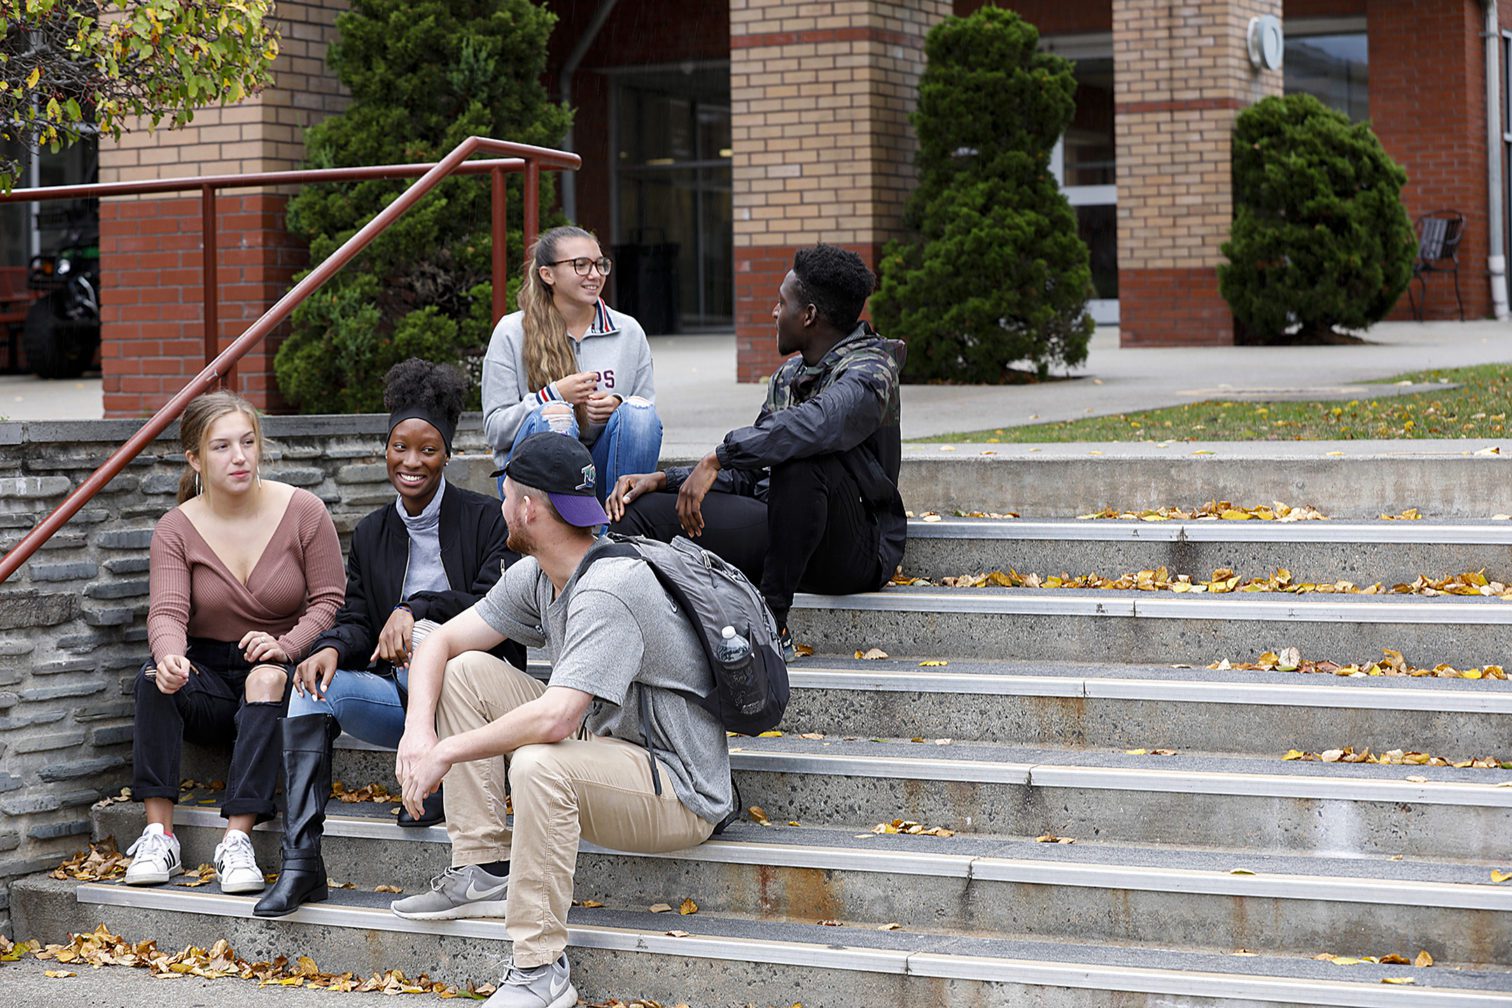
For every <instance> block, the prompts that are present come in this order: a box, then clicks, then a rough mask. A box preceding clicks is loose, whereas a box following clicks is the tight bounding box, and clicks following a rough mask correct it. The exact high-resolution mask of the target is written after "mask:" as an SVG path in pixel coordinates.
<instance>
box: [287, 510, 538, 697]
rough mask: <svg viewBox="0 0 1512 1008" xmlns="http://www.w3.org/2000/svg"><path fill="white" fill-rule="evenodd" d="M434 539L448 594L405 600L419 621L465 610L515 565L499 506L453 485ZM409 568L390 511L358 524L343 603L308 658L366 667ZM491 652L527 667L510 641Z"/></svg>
mask: <svg viewBox="0 0 1512 1008" xmlns="http://www.w3.org/2000/svg"><path fill="white" fill-rule="evenodd" d="M438 533H439V538H440V540H441V565H442V566H443V567H445V568H446V580H447V581H448V582H449V583H450V584H451V590H450V591H441V592H417V593H416V594H415V596H414V597H413V598H411V599H409V600H408V601H409V606H410V609H411V610H412V611H413V612H414V614H415V620H416V621H417V622H418V621H419V620H423V619H429V620H435V621H436V622H437V623H444V622H446V621H447V620H449V619H451V618H452V617H453V616H456V615H457V614H458V613H461V612H463V611H464V610H466V609H468V608H470V607H471V606H472V605H473V603H475V602H477V601H478V599H480V598H482V597H483V596H484V595H485V594H486V593H487V592H488V589H489V588H491V587H493V585H494V583H495V582H496V581H498V580H499V575H500V573H501V571H502V569H503V568H504V567H507V566H508V565H509V564H511V563H513V562H514V561H515V560H518V559H519V556H518V554H516V553H514V552H513V551H512V550H510V549H508V548H507V547H506V546H505V545H504V542H505V540H506V539H507V538H508V537H509V529H508V527H507V526H506V525H505V524H504V515H503V513H502V512H501V510H500V508H499V502H498V501H495V500H491V499H489V498H488V497H484V496H483V495H482V494H477V493H473V492H472V491H471V490H464V489H463V488H462V487H459V486H457V485H456V484H454V483H447V484H446V493H445V494H444V495H443V496H442V498H441V518H440V523H439V528H438ZM408 565H409V531H408V530H407V529H405V527H404V522H403V521H401V520H400V518H399V514H398V512H397V511H396V510H395V508H394V505H393V504H385V505H384V506H383V507H381V508H379V509H378V510H376V511H374V512H373V513H372V514H369V515H368V516H367V517H365V518H363V519H362V521H360V522H358V523H357V528H356V529H355V530H354V531H353V532H352V547H351V550H350V551H349V552H348V553H347V564H346V569H347V588H346V602H345V603H343V605H342V607H341V611H340V612H338V613H337V614H336V624H335V626H333V627H331V629H329V630H327V631H326V632H325V633H324V634H322V635H321V637H320V639H319V640H317V641H316V642H315V644H314V646H313V647H312V648H311V649H310V653H311V654H314V653H315V652H316V651H319V650H320V649H321V648H327V647H328V648H335V649H336V656H337V662H336V665H337V668H344V669H363V668H367V665H368V656H369V655H371V654H372V653H373V649H374V648H376V647H377V646H378V632H379V631H380V630H382V629H383V625H384V624H385V623H387V622H388V618H389V614H390V613H392V612H393V611H394V606H395V605H396V604H397V603H398V602H399V593H400V591H402V590H403V588H404V572H405V568H406V567H407V566H408ZM492 653H493V654H495V655H497V656H498V657H500V658H503V659H504V660H505V661H507V662H509V663H510V664H511V665H514V666H515V667H516V668H519V669H522V670H523V669H524V668H525V649H524V648H523V647H521V646H520V645H519V644H516V643H515V642H513V641H506V642H504V643H503V644H501V645H499V647H497V648H494V650H493V652H492Z"/></svg>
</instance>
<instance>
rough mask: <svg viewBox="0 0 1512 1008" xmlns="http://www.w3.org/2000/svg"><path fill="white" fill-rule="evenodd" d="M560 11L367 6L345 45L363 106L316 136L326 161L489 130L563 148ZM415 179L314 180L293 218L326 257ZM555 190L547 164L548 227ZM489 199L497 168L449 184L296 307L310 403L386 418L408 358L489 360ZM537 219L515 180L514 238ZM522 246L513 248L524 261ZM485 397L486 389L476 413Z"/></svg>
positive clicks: (307, 408)
mask: <svg viewBox="0 0 1512 1008" xmlns="http://www.w3.org/2000/svg"><path fill="white" fill-rule="evenodd" d="M555 21H556V16H555V15H554V14H552V13H551V12H550V11H548V10H546V9H545V8H544V7H540V6H537V5H536V4H534V3H531V2H530V0H353V3H352V5H351V9H350V10H349V11H347V12H346V13H343V14H341V15H340V16H338V17H337V19H336V27H337V29H338V31H339V32H340V38H339V40H338V41H337V42H336V43H334V44H333V45H332V46H331V49H330V52H329V59H330V63H331V66H332V68H333V69H334V70H335V71H336V74H337V76H338V77H339V78H340V79H341V82H342V83H343V84H344V85H345V86H346V88H347V90H348V91H349V92H350V93H351V98H352V100H351V104H350V105H349V106H348V107H347V109H346V111H344V112H342V113H340V114H338V115H335V116H332V117H331V118H329V119H326V120H325V121H324V122H321V123H319V124H317V125H315V126H313V127H311V128H310V129H309V130H308V131H307V132H306V138H305V139H306V146H307V149H308V152H309V160H310V163H311V166H312V167H316V168H333V167H343V166H349V165H372V164H394V163H406V162H416V161H434V160H437V159H439V158H441V157H443V156H444V155H445V154H446V153H447V152H449V151H450V150H451V149H452V148H453V147H455V146H456V145H457V144H459V143H461V142H462V141H463V140H465V139H467V137H469V136H473V135H478V136H491V137H496V138H498V139H501V140H514V141H519V142H522V143H529V144H537V145H540V146H547V147H550V146H555V145H557V144H559V143H560V142H561V139H562V137H563V135H564V134H565V133H566V131H567V126H568V124H569V123H570V121H571V113H570V112H569V111H568V110H567V109H566V108H564V107H562V106H560V105H555V104H552V103H551V102H550V101H549V100H548V99H547V95H546V90H545V88H543V87H542V86H541V82H540V79H541V74H542V72H543V71H544V70H545V63H546V40H547V38H548V37H549V36H550V34H551V29H552V26H553V24H554V23H555ZM409 184H410V182H409V181H408V180H379V181H371V182H356V183H350V184H334V185H333V184H320V185H312V186H308V187H306V188H305V189H303V190H302V191H301V192H300V193H299V194H298V195H297V196H296V197H294V199H293V200H291V201H290V203H289V228H290V230H291V231H293V232H294V233H295V234H298V235H300V236H302V237H303V238H305V239H306V240H307V241H308V242H309V244H310V258H311V261H312V262H316V263H318V262H320V261H321V260H323V259H324V258H325V257H326V256H328V255H330V254H331V252H332V251H334V250H335V249H336V248H337V247H338V246H339V245H340V244H341V243H342V242H344V241H345V240H346V239H347V238H349V237H351V236H352V235H353V234H354V233H356V231H357V230H358V229H359V228H360V227H361V226H362V225H364V224H366V223H367V222H368V221H369V220H371V219H372V217H373V216H374V215H375V214H377V213H378V212H379V211H380V210H382V209H383V208H384V207H385V206H387V205H388V204H389V203H390V202H392V201H393V199H394V198H395V197H396V196H397V195H398V194H399V193H400V192H402V191H403V190H404V188H405V187H406V186H407V185H409ZM552 193H553V189H552V185H551V182H550V176H549V175H544V174H543V176H542V180H541V207H542V213H541V219H542V221H543V222H546V221H548V220H549V217H548V213H549V211H550V207H551V204H552ZM489 202H490V192H489V183H488V179H487V177H486V176H458V177H454V178H452V179H449V180H447V181H445V182H443V183H441V185H439V186H437V187H436V188H435V189H433V190H432V191H431V192H430V194H429V195H428V196H426V197H425V198H424V199H423V200H421V201H420V202H419V203H418V204H416V205H415V207H414V208H412V209H411V210H410V211H409V212H408V213H407V214H405V215H404V216H403V217H401V218H400V219H399V220H398V222H397V223H395V224H394V225H393V226H392V227H390V228H389V229H388V230H387V231H385V232H383V234H381V235H380V236H379V237H378V238H376V239H375V240H374V241H373V243H372V244H371V245H369V246H368V247H367V249H366V250H365V251H363V252H362V254H361V255H360V256H358V258H357V259H356V260H354V261H353V262H352V263H350V264H349V265H348V266H347V267H346V268H345V269H344V270H342V271H341V272H340V273H338V274H337V275H336V276H335V277H334V278H333V279H332V280H331V281H330V282H329V283H327V284H326V285H325V286H324V287H322V288H321V289H320V290H319V291H317V292H316V293H315V294H314V295H313V296H312V297H311V298H310V299H309V300H308V301H306V302H305V303H304V304H302V305H301V306H300V307H299V308H298V309H296V310H295V312H294V316H293V324H292V333H291V335H290V337H289V338H288V340H286V341H285V342H284V343H283V345H282V346H281V347H279V350H278V354H277V357H276V359H275V362H274V367H275V370H276V373H277V376H278V385H279V388H280V390H281V391H282V392H283V394H284V396H285V397H286V398H287V399H288V400H289V401H290V402H291V403H293V404H294V405H295V406H297V407H298V408H299V409H300V410H301V411H303V412H306V413H349V412H370V411H374V410H378V409H381V407H382V400H383V388H382V382H381V380H380V379H381V376H382V375H383V374H384V373H385V372H386V371H387V370H388V368H389V366H390V365H392V364H396V363H398V362H399V361H402V360H404V359H405V358H407V357H422V358H425V359H427V360H432V361H446V362H452V363H458V364H462V365H464V366H466V365H468V364H469V363H472V362H475V360H476V358H475V356H474V355H475V354H476V353H478V352H480V351H481V350H482V348H484V347H485V346H487V343H488V337H489V332H490V330H491V328H492V318H491V307H492V291H493V287H492V283H491V280H490V262H491V255H492V248H493V242H492V237H491V235H490V231H489V220H490V218H489ZM522 213H523V196H522V186H521V182H520V178H519V176H518V175H515V176H511V177H510V182H509V229H510V232H511V234H513V235H518V234H519V233H520V230H519V229H520V227H521V221H522ZM543 226H544V224H543ZM521 254H522V250H521V249H518V248H511V249H510V261H511V262H513V263H518V262H519V261H520V258H519V257H520V255H521ZM472 370H476V369H475V368H473V369H472ZM477 396H478V391H477V388H476V386H474V388H473V390H472V399H473V403H472V405H473V407H474V408H476V406H477Z"/></svg>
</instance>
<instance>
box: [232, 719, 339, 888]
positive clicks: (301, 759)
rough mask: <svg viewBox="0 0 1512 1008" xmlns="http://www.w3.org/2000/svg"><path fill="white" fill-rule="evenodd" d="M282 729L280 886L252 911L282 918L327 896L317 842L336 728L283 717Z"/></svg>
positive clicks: (328, 788) (321, 829) (324, 721)
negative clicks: (282, 784) (282, 783)
mask: <svg viewBox="0 0 1512 1008" xmlns="http://www.w3.org/2000/svg"><path fill="white" fill-rule="evenodd" d="M282 726H283V757H284V800H285V803H286V804H285V807H284V832H283V865H282V867H281V868H279V871H278V881H277V882H275V883H273V887H272V888H271V889H269V890H268V891H267V892H266V893H264V894H263V898H262V899H260V900H258V901H257V905H256V906H255V907H253V908H252V912H253V913H254V914H256V915H257V916H259V917H282V916H283V915H284V914H288V913H293V912H294V911H295V910H297V909H298V908H299V905H300V904H301V903H316V902H319V901H320V900H323V899H325V898H326V897H327V896H328V895H329V892H328V890H327V888H326V870H325V862H324V861H322V860H321V857H320V837H321V835H322V833H323V832H324V831H325V807H326V800H327V799H328V798H330V796H331V741H332V739H333V738H335V736H336V735H337V734H338V733H339V731H340V729H339V728H338V727H337V725H336V719H335V718H333V717H331V716H330V715H329V714H306V715H305V716H303V717H295V718H284V719H283V722H282Z"/></svg>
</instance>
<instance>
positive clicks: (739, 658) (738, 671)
mask: <svg viewBox="0 0 1512 1008" xmlns="http://www.w3.org/2000/svg"><path fill="white" fill-rule="evenodd" d="M714 657H715V658H716V659H717V660H718V661H719V664H721V665H723V666H724V668H725V675H726V677H727V678H728V679H729V680H731V681H732V682H740V683H745V684H746V689H744V690H737V691H736V692H737V694H739V696H738V699H737V702H738V703H739V705H740V708H741V713H743V714H751V713H754V712H755V711H757V710H759V709H760V707H761V705H762V703H763V702H764V700H765V698H764V697H763V696H761V695H759V694H757V693H755V692H754V691H751V690H750V668H751V657H752V656H751V642H750V641H748V640H746V639H745V638H744V637H742V636H740V634H738V633H736V632H735V628H734V627H732V626H727V627H725V628H724V629H723V630H721V631H719V646H718V647H717V648H716V649H715V651H714Z"/></svg>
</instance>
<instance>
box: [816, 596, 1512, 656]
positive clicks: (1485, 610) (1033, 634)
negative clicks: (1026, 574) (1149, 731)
mask: <svg viewBox="0 0 1512 1008" xmlns="http://www.w3.org/2000/svg"><path fill="white" fill-rule="evenodd" d="M791 624H792V627H793V632H794V634H795V635H796V637H797V638H798V640H800V641H802V642H804V643H806V644H809V645H811V646H812V647H814V649H815V650H817V651H819V652H823V653H832V654H847V653H851V652H853V651H854V650H857V649H860V650H865V649H869V648H871V647H880V648H882V649H883V650H884V651H886V652H888V653H890V654H894V655H910V656H915V657H919V658H943V659H952V658H1023V659H1036V660H1049V661H1085V660H1087V659H1088V658H1089V657H1094V658H1096V659H1097V660H1099V661H1107V662H1133V663H1150V664H1171V663H1175V662H1184V663H1188V664H1192V665H1207V664H1209V663H1210V662H1213V661H1216V660H1218V659H1219V658H1229V659H1231V660H1238V659H1244V660H1248V659H1252V658H1253V657H1255V656H1256V655H1258V654H1259V653H1261V652H1262V651H1266V650H1272V649H1277V648H1282V647H1287V646H1295V647H1298V648H1300V649H1301V651H1302V654H1303V655H1305V656H1309V657H1311V656H1320V655H1322V656H1326V655H1361V656H1368V655H1373V654H1378V653H1379V652H1380V649H1381V648H1383V647H1390V648H1396V649H1397V650H1400V651H1402V652H1403V653H1404V654H1407V655H1412V656H1426V655H1432V656H1434V658H1435V660H1436V661H1445V662H1449V663H1450V664H1453V665H1455V666H1456V667H1461V668H1463V667H1468V666H1473V665H1479V664H1481V663H1484V662H1487V661H1496V658H1495V656H1498V655H1505V654H1508V653H1509V652H1512V602H1507V601H1503V600H1501V599H1497V598H1472V597H1463V596H1440V597H1436V598H1429V597H1422V596H1412V595H1324V594H1310V595H1293V594H1286V593H1280V592H1256V593H1235V594H1224V595H1212V594H1191V593H1188V594H1176V593H1174V592H1140V591H1117V590H1103V589H1032V588H922V587H907V588H897V587H893V588H887V589H884V590H883V591H880V592H871V593H868V594H862V595H804V594H801V595H798V596H797V597H796V598H795V599H794V603H793V614H792V618H791Z"/></svg>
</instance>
